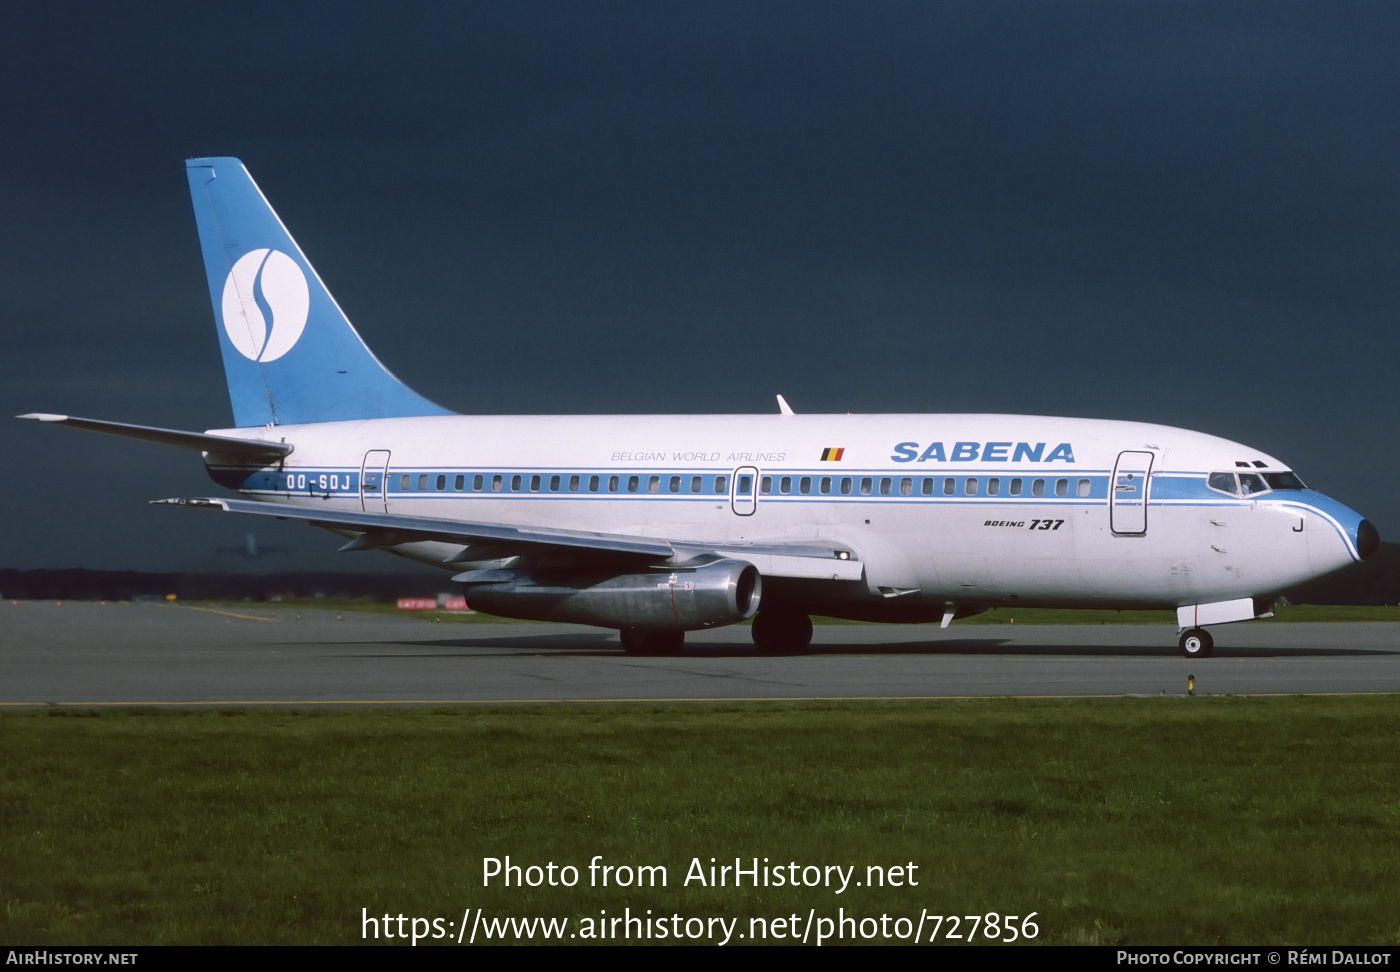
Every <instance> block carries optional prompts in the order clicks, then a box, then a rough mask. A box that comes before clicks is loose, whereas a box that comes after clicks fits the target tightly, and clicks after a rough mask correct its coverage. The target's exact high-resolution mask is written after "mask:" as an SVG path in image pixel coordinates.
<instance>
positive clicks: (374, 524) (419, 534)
mask: <svg viewBox="0 0 1400 972" xmlns="http://www.w3.org/2000/svg"><path fill="white" fill-rule="evenodd" d="M152 502H153V503H157V504H169V505H173V506H186V507H191V508H194V509H208V510H220V511H223V512H226V513H250V514H253V515H255V516H273V517H277V518H278V519H284V520H285V519H292V520H303V521H305V522H306V523H309V524H311V525H312V526H319V527H324V528H326V529H331V530H353V531H356V532H359V533H360V534H361V535H360V536H359V537H357V538H355V539H354V540H351V541H350V542H349V543H347V544H346V545H345V546H344V547H342V548H341V549H342V550H371V549H377V548H381V547H388V546H393V545H395V544H400V543H413V542H415V541H422V540H438V541H443V542H446V543H460V544H465V545H468V546H469V547H470V546H472V545H483V544H484V545H487V546H488V547H489V548H490V553H489V554H483V553H480V552H468V553H467V554H465V555H464V556H463V557H462V558H461V559H463V560H466V559H470V560H487V559H497V558H501V557H507V556H513V555H519V554H529V553H541V552H545V551H548V550H572V551H577V552H593V553H596V554H598V555H599V556H600V559H604V558H606V559H616V558H618V557H624V558H632V557H635V558H638V559H643V560H649V561H657V560H671V559H673V558H674V559H677V560H681V561H685V560H691V559H693V558H696V557H703V556H705V555H707V554H715V555H719V556H724V557H734V558H736V559H739V560H746V561H748V562H750V563H752V564H753V565H754V566H755V567H757V568H758V569H759V571H760V572H761V573H763V574H766V575H769V576H774V577H800V578H810V579H814V580H846V581H856V580H860V579H861V577H862V576H863V570H864V566H863V565H862V564H861V562H860V560H859V559H858V558H857V557H856V554H855V552H854V551H852V550H851V549H850V548H848V547H844V546H841V545H838V544H830V545H828V544H825V543H822V542H820V541H811V542H802V543H789V542H784V541H778V542H767V543H706V542H691V541H684V540H665V539H655V538H650V537H633V536H627V535H624V534H616V533H588V532H585V531H582V530H556V529H550V528H544V527H516V526H509V525H506V524H499V523H468V522H463V521H460V520H442V519H435V518H433V517H424V516H400V515H396V514H389V513H361V512H356V511H354V510H332V509H316V508H315V507H306V506H290V505H283V504H273V503H259V502H256V501H253V500H241V499H224V498H222V497H212V498H210V497H204V498H198V499H164V500H153V501H152Z"/></svg>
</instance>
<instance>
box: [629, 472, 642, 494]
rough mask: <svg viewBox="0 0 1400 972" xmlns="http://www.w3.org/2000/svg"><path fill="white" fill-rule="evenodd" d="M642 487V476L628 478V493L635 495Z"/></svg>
mask: <svg viewBox="0 0 1400 972" xmlns="http://www.w3.org/2000/svg"><path fill="white" fill-rule="evenodd" d="M641 487H642V477H641V476H628V477H627V492H629V493H635V492H636V491H637V490H639V489H641Z"/></svg>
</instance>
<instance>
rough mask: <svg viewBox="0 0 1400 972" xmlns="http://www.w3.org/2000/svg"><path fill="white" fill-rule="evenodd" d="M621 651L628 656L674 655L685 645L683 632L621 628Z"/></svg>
mask: <svg viewBox="0 0 1400 972" xmlns="http://www.w3.org/2000/svg"><path fill="white" fill-rule="evenodd" d="M619 633H620V634H621V635H622V650H623V651H625V652H627V654H629V655H674V654H675V653H676V652H678V651H680V650H681V647H682V646H683V645H684V644H685V632H684V631H643V630H641V629H640V628H623V629H622V631H621V632H619Z"/></svg>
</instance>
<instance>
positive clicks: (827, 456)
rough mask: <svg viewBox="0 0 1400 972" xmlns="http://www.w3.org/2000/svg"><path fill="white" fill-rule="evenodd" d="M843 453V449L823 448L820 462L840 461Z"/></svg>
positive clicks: (844, 451)
mask: <svg viewBox="0 0 1400 972" xmlns="http://www.w3.org/2000/svg"><path fill="white" fill-rule="evenodd" d="M845 453H846V450H845V449H823V450H822V462H840V461H841V457H842V456H843V455H845Z"/></svg>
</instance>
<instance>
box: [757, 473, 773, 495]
mask: <svg viewBox="0 0 1400 972" xmlns="http://www.w3.org/2000/svg"><path fill="white" fill-rule="evenodd" d="M759 486H760V488H762V490H763V495H764V496H767V495H768V494H769V493H771V492H773V477H772V476H764V477H763V481H762V482H761V483H759Z"/></svg>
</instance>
